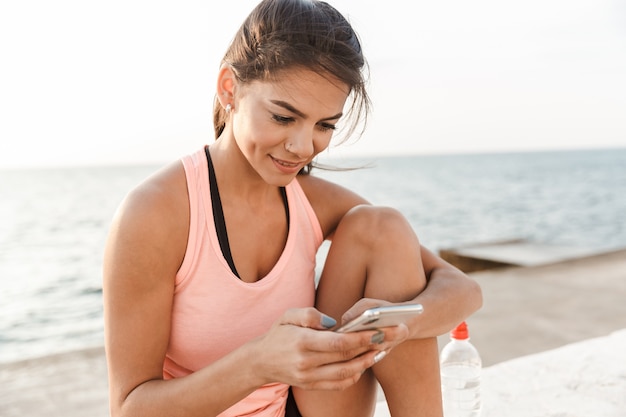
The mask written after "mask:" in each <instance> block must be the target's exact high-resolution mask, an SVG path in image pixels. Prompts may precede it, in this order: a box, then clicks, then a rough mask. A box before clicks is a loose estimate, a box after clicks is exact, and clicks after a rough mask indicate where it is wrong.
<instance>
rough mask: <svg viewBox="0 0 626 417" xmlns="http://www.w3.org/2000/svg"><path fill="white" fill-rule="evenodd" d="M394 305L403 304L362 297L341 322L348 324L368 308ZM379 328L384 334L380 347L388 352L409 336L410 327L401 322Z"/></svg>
mask: <svg viewBox="0 0 626 417" xmlns="http://www.w3.org/2000/svg"><path fill="white" fill-rule="evenodd" d="M393 305H401V304H396V303H391V302H389V301H384V300H376V299H373V298H362V299H361V300H359V301H357V302H356V303H355V304H354V305H353V306H352V307H350V309H348V311H346V312H345V313H344V315H343V316H342V317H341V324H342V325H343V324H346V323H348V322H349V321H351V320H353V319H355V318H357V317H358V316H360V315H361V313H363V312H364V311H365V310H367V309H370V308H375V307H384V306H393ZM379 330H380V331H382V332H383V334H384V342H382V343H381V346H379V348H380V349H384V350H385V351H386V352H389V351H390V350H391V349H393V348H394V347H395V346H397V345H399V344H400V343H402V342H404V341H405V340H406V339H407V338H408V337H409V328H408V326H407V325H406V324H400V325H398V326H393V327H384V328H380V329H379Z"/></svg>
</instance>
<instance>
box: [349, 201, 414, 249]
mask: <svg viewBox="0 0 626 417" xmlns="http://www.w3.org/2000/svg"><path fill="white" fill-rule="evenodd" d="M337 231H338V232H340V233H346V234H349V235H350V237H351V238H352V239H356V241H359V242H362V243H365V244H368V245H374V244H377V245H381V244H382V245H386V244H387V243H389V242H396V243H397V242H398V241H405V240H406V239H410V240H411V241H414V242H415V243H417V236H416V235H415V233H414V232H413V229H412V227H411V225H410V223H409V222H408V221H407V220H406V218H405V217H404V215H402V213H400V212H399V211H398V210H396V209H394V208H391V207H382V206H368V205H360V206H356V207H354V208H352V209H351V210H350V211H349V212H348V213H346V215H345V216H344V218H343V219H342V220H341V222H340V223H339V225H338V227H337Z"/></svg>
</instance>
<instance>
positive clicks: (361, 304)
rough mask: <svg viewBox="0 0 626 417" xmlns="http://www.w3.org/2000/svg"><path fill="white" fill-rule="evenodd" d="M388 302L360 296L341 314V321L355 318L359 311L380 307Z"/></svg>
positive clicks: (343, 322)
mask: <svg viewBox="0 0 626 417" xmlns="http://www.w3.org/2000/svg"><path fill="white" fill-rule="evenodd" d="M389 304H391V303H389V302H388V301H383V300H376V299H373V298H362V299H360V300H359V301H357V302H356V303H354V305H353V306H352V307H350V308H349V309H348V311H346V312H345V313H344V314H343V316H341V323H342V324H345V323H347V322H349V321H350V320H353V319H355V318H357V317H358V316H359V315H361V313H363V312H364V311H365V310H367V309H369V308H374V307H381V306H383V305H389Z"/></svg>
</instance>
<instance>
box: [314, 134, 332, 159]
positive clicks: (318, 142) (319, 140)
mask: <svg viewBox="0 0 626 417" xmlns="http://www.w3.org/2000/svg"><path fill="white" fill-rule="evenodd" d="M332 137H333V135H332V134H324V133H322V134H320V135H319V136H317V137H315V138H314V139H313V153H314V154H315V155H317V154H318V153H320V152H322V151H324V150H325V149H326V148H328V145H330V140H331V139H332Z"/></svg>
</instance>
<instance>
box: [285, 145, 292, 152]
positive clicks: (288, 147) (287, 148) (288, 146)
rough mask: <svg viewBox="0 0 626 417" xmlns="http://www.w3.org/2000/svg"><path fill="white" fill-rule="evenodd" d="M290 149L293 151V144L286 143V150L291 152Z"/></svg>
mask: <svg viewBox="0 0 626 417" xmlns="http://www.w3.org/2000/svg"><path fill="white" fill-rule="evenodd" d="M289 149H291V143H285V150H286V151H287V152H289Z"/></svg>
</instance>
